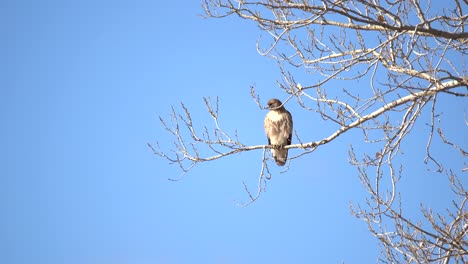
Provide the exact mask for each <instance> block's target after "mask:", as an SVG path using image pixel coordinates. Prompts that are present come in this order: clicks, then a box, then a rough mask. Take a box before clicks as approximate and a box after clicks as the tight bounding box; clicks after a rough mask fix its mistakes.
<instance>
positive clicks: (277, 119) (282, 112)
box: [263, 98, 293, 166]
mask: <svg viewBox="0 0 468 264" xmlns="http://www.w3.org/2000/svg"><path fill="white" fill-rule="evenodd" d="M268 109H270V112H268V114H267V115H266V117H265V121H264V123H263V125H264V127H265V133H266V135H267V137H268V144H269V145H273V146H275V147H276V149H271V154H272V155H273V158H274V159H275V161H276V164H277V165H278V166H283V165H284V164H285V163H286V160H287V159H288V150H287V149H283V148H282V147H284V146H286V145H290V144H291V138H292V129H293V120H292V116H291V113H289V111H288V110H286V108H284V106H282V103H281V101H280V100H278V99H275V98H273V99H270V100H269V101H268Z"/></svg>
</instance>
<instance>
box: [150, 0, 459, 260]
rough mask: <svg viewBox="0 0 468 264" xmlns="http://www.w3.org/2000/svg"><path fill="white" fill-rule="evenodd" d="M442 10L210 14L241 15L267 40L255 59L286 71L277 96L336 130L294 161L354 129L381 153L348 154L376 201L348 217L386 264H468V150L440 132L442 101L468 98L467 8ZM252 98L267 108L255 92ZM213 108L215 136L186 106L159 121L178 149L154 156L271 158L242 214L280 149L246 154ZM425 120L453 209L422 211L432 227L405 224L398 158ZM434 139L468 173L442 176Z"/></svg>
mask: <svg viewBox="0 0 468 264" xmlns="http://www.w3.org/2000/svg"><path fill="white" fill-rule="evenodd" d="M433 5H434V4H433V3H431V2H430V1H419V0H393V1H392V0H321V1H318V0H260V1H251V2H249V1H243V0H239V1H231V0H204V3H203V8H204V11H205V14H206V16H207V17H212V18H222V17H226V16H238V17H240V18H243V19H247V20H251V21H253V22H254V23H256V24H257V25H258V26H259V28H260V29H261V30H262V31H263V32H264V33H265V35H267V36H269V37H268V39H266V40H265V39H260V40H259V41H258V42H257V50H258V52H259V53H260V54H261V55H263V56H268V57H271V58H273V59H274V60H276V61H277V62H278V63H279V65H280V69H281V73H282V76H281V81H278V86H279V88H281V89H282V90H283V91H284V93H285V95H287V100H286V101H285V102H284V103H285V104H287V103H294V102H296V103H297V104H299V105H300V106H301V107H303V108H304V109H306V110H309V111H311V112H313V113H316V114H317V115H319V116H321V117H322V118H323V120H324V122H331V123H333V124H335V125H336V131H335V132H334V133H332V134H330V135H329V136H327V137H325V138H323V139H321V140H319V141H315V142H302V141H301V140H300V138H299V137H298V135H297V134H296V140H295V142H299V143H297V144H293V145H289V146H287V147H286V148H297V149H301V150H302V151H301V154H299V155H298V156H295V157H291V158H290V160H293V159H295V158H300V157H301V156H303V155H307V154H310V153H312V152H313V151H315V150H316V149H317V148H319V147H324V145H326V144H327V143H329V142H331V141H333V140H335V139H336V138H337V137H339V136H341V135H342V134H345V133H347V132H348V131H350V130H360V131H362V134H363V143H362V144H367V145H368V146H371V148H369V147H367V148H366V149H367V150H368V149H373V150H372V151H370V152H369V151H368V152H362V151H359V149H358V148H356V146H351V148H350V150H349V159H350V162H351V164H353V165H354V166H355V167H356V168H357V171H358V175H359V179H360V180H361V182H362V186H363V187H364V190H365V191H366V192H367V193H368V195H369V196H368V199H367V200H366V203H365V207H364V206H361V205H353V206H352V207H351V209H352V213H353V214H354V215H355V216H356V217H357V218H359V219H362V220H363V221H365V222H366V223H367V224H368V227H369V230H370V232H371V233H372V234H373V235H374V236H375V237H376V238H378V240H379V241H380V245H381V249H382V254H381V257H380V259H379V260H380V261H381V262H384V263H401V262H404V263H408V262H410V263H427V262H439V263H466V262H468V249H467V248H468V234H467V231H468V212H467V211H468V210H467V205H466V203H467V200H468V191H467V190H465V188H464V186H463V181H462V180H461V179H460V177H459V176H458V175H459V174H460V173H464V172H466V171H467V170H468V166H467V164H466V157H467V155H468V154H467V151H466V150H465V149H464V146H462V145H461V143H460V142H453V141H452V140H451V139H449V138H446V136H445V134H444V128H443V127H442V126H441V124H440V122H438V120H439V119H440V116H439V113H440V112H442V111H443V109H440V107H441V106H440V104H438V99H439V98H441V97H448V98H455V97H459V98H466V97H467V96H468V93H467V88H468V76H467V65H466V63H465V62H466V59H465V55H466V54H467V52H468V40H467V38H468V32H466V30H465V28H466V27H467V26H468V15H467V14H465V12H466V11H467V10H466V9H467V5H468V2H467V1H466V0H451V1H445V2H444V6H443V8H442V7H439V8H435V7H433ZM280 43H281V44H283V45H279V44H280ZM284 44H286V45H284ZM460 58H461V60H460ZM457 59H458V61H461V62H462V63H459V62H457ZM297 71H302V72H303V73H304V72H305V73H310V74H314V76H320V78H316V77H314V78H310V79H307V80H305V81H302V80H301V82H302V84H301V83H299V82H297V81H296V79H295V77H294V76H295V75H296V74H294V73H295V72H297ZM357 80H360V82H363V81H364V82H367V83H368V85H361V87H360V89H353V88H344V89H341V90H337V89H336V88H335V87H337V85H336V84H337V83H340V84H343V87H351V85H349V83H353V81H354V82H355V81H357ZM307 82H309V83H307ZM346 84H348V85H346ZM251 94H252V97H253V98H254V99H255V101H256V102H257V104H258V105H259V107H260V108H263V107H262V104H261V102H260V99H259V96H258V94H257V93H256V91H255V87H254V86H253V87H251ZM204 100H205V105H206V109H207V111H208V113H209V114H210V116H211V117H212V119H213V122H214V123H213V124H214V125H213V126H214V127H213V128H208V127H204V129H202V130H201V131H200V130H197V129H196V126H194V121H193V120H192V117H191V115H190V111H189V110H188V109H187V108H186V107H185V106H184V104H182V105H181V107H182V112H181V113H178V112H177V111H176V110H175V109H174V108H173V109H172V113H171V116H170V119H169V121H164V119H162V118H161V122H162V124H163V126H164V127H165V128H166V130H167V131H168V132H169V133H170V134H172V135H173V136H174V138H175V142H174V146H175V149H173V150H172V151H170V152H168V151H164V150H161V149H160V148H159V145H156V147H153V146H152V145H150V144H148V145H149V146H150V147H151V149H152V150H153V151H154V153H155V154H157V155H159V156H161V157H164V158H166V159H168V160H169V161H171V162H173V163H175V164H178V165H179V166H180V168H181V169H182V172H183V173H186V172H188V171H189V170H190V169H191V168H193V167H194V166H195V165H197V164H198V163H201V162H208V161H213V160H216V159H220V158H223V157H226V156H229V155H234V154H236V153H239V152H244V151H252V150H263V152H262V169H261V171H260V173H259V176H258V186H257V188H256V192H251V191H249V189H248V188H247V186H246V185H245V184H244V186H245V190H246V191H247V193H248V196H249V201H248V202H247V203H245V204H241V205H248V204H250V203H252V202H254V201H255V200H256V199H257V198H258V197H259V195H260V194H261V193H262V191H263V190H264V188H265V186H266V181H267V180H268V179H270V176H271V174H270V172H269V168H268V164H269V162H268V160H269V159H268V155H267V153H268V152H267V151H266V150H267V149H269V148H272V147H273V146H268V145H257V146H247V145H245V144H243V143H242V142H241V140H240V139H239V138H238V136H237V133H235V134H234V135H230V134H229V133H227V132H225V130H224V129H223V128H221V127H220V125H219V122H218V118H219V115H218V107H219V105H218V99H216V100H215V101H212V100H210V99H209V98H204ZM422 115H426V116H430V120H431V121H430V122H429V123H428V124H427V125H428V128H429V129H428V132H427V134H426V135H424V136H425V137H427V144H426V145H425V146H421V151H424V152H425V156H426V158H425V163H426V164H427V166H428V168H429V169H434V168H435V171H437V172H439V173H443V174H446V175H447V179H448V182H449V186H451V188H452V191H453V193H454V196H455V197H456V198H455V199H454V200H453V204H452V205H450V206H449V207H447V211H446V212H445V213H440V212H439V213H436V212H433V210H431V209H430V208H429V207H426V206H423V205H421V213H422V216H423V218H422V220H420V221H418V222H415V221H414V220H410V219H409V218H407V217H406V216H405V212H404V211H403V209H402V206H401V204H402V199H403V197H404V196H403V194H401V193H400V192H399V191H398V185H397V184H398V181H399V180H400V178H401V176H402V174H401V171H402V168H403V165H404V161H402V159H399V158H398V157H399V156H400V154H401V151H400V148H401V143H402V141H403V140H404V139H405V138H406V137H407V136H408V135H409V134H410V133H411V132H412V131H413V128H414V126H415V124H416V122H417V121H418V120H419V119H420V117H421V116H422ZM443 118H452V117H450V116H444V117H443ZM459 122H460V127H461V128H460V130H459V133H465V134H466V132H463V130H464V129H466V127H467V126H468V122H467V121H466V117H465V120H459ZM436 137H437V138H439V139H440V140H441V141H442V142H444V143H446V145H447V146H450V147H451V148H453V149H454V150H456V151H457V152H458V153H460V157H461V158H460V160H462V162H463V165H462V168H459V169H457V170H453V169H452V168H445V167H444V164H443V163H442V162H441V160H439V159H438V158H437V156H436V155H434V154H433V153H432V151H431V150H432V145H433V142H434V140H435V138H436ZM358 147H359V146H358ZM465 147H466V146H465ZM358 152H362V153H358ZM465 177H466V175H465Z"/></svg>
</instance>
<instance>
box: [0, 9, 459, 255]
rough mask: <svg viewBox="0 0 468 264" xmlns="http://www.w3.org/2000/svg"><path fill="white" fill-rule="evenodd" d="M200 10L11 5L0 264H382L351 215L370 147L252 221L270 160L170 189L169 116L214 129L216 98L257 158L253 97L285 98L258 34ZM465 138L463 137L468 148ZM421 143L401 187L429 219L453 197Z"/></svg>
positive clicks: (309, 133) (274, 192)
mask: <svg viewBox="0 0 468 264" xmlns="http://www.w3.org/2000/svg"><path fill="white" fill-rule="evenodd" d="M187 2H188V3H184V4H181V3H180V2H176V1H106V0H103V1H90V0H83V1H52V0H51V1H27V0H24V1H22V0H16V1H3V2H2V3H0V32H1V34H2V41H1V43H0V47H1V49H0V57H1V58H2V61H3V63H2V64H0V76H1V77H0V82H1V83H0V87H1V89H0V91H1V96H0V116H1V120H2V132H1V133H2V140H1V141H2V142H1V145H2V149H3V151H2V153H1V154H0V157H1V160H2V161H1V165H2V166H1V170H0V171H1V173H0V186H1V188H2V191H1V192H0V210H1V212H2V217H1V219H0V262H1V263H11V264H20V263H21V264H23V263H24V264H25V263H37V264H42V263H44V264H45V263H48V264H55V263H69V264H73V263H96V264H97V263H113V264H115V263H118V264H120V263H122V264H123V263H133V264H139V263H144V264H147V263H341V262H342V261H344V262H345V263H368V262H374V261H375V259H376V257H377V256H378V248H377V242H376V240H375V239H373V238H372V237H371V235H370V234H369V233H368V231H367V226H366V224H365V223H363V222H360V221H359V220H357V219H355V218H354V217H353V216H352V215H351V214H350V213H349V203H350V202H363V199H364V197H365V193H364V191H363V189H362V188H361V185H360V183H359V180H358V177H357V173H356V171H355V169H353V168H352V167H351V166H349V165H348V162H347V160H348V156H347V151H348V147H349V145H350V144H351V143H353V144H354V145H359V142H355V141H353V140H354V139H356V140H357V138H361V137H360V135H358V134H359V133H355V132H351V133H349V135H346V136H343V137H342V138H338V139H337V140H336V142H332V143H330V144H328V145H327V146H326V147H323V148H321V149H319V150H318V151H316V152H315V153H313V154H312V155H309V156H305V157H304V158H302V159H300V160H298V161H296V162H295V163H294V166H292V167H291V170H290V171H289V172H288V173H286V174H279V173H278V172H279V170H278V169H276V168H274V173H275V174H274V176H273V179H272V180H271V181H270V182H269V183H268V189H267V191H266V192H265V193H264V194H263V196H262V197H261V198H260V199H259V200H258V201H257V202H255V203H254V204H252V205H251V206H248V207H245V208H238V207H236V206H235V204H234V203H233V200H234V199H237V200H246V198H247V196H246V194H245V192H244V190H243V186H242V181H246V182H247V183H248V184H249V185H250V186H252V187H254V186H255V182H256V177H257V175H258V172H259V169H260V166H261V151H257V152H249V153H242V154H240V155H237V156H233V157H230V158H226V159H223V160H219V161H216V162H213V163H206V164H201V165H200V166H199V167H196V168H195V169H194V170H193V171H191V172H190V173H189V174H188V175H186V176H185V177H184V179H183V180H182V181H178V182H172V181H168V178H174V177H177V176H179V174H180V172H179V170H178V168H177V167H176V166H171V165H169V164H168V163H167V162H166V161H165V160H163V159H159V158H158V157H156V156H154V155H153V154H152V153H151V151H150V150H149V149H148V147H147V146H146V142H155V141H156V140H157V141H159V142H160V143H161V145H162V146H163V147H164V148H166V149H167V148H169V147H170V141H172V138H170V137H169V135H168V134H167V133H165V132H164V130H163V129H162V128H161V125H160V123H159V120H158V116H162V117H168V116H169V114H170V107H171V105H174V106H175V107H176V108H178V106H179V102H180V101H183V102H184V103H185V104H186V105H187V107H189V108H190V109H191V110H192V111H193V118H194V119H195V120H196V122H198V124H200V125H203V124H205V123H206V122H209V121H210V119H209V116H208V115H207V114H206V112H205V111H204V105H203V100H202V97H203V96H211V97H215V96H219V98H220V103H221V105H222V109H221V111H220V114H221V117H222V122H221V125H222V126H224V127H226V128H227V130H229V131H234V130H236V129H237V130H238V132H239V136H240V137H241V138H242V140H243V142H244V143H246V144H252V145H258V144H264V143H265V142H266V138H265V136H264V132H263V125H262V121H263V117H264V115H265V114H266V113H265V112H264V111H262V110H260V109H258V107H257V106H256V104H255V103H254V101H253V100H252V99H251V98H250V91H249V87H250V85H252V84H256V86H257V89H258V92H259V93H260V94H261V98H262V100H265V101H266V100H267V99H268V98H271V97H278V98H283V97H284V95H282V94H281V91H280V90H279V89H278V88H276V84H275V80H276V79H279V78H280V74H279V70H278V69H277V65H276V63H275V62H274V61H273V60H271V59H268V58H265V57H261V56H259V55H258V54H257V52H256V50H255V41H256V40H257V38H258V36H259V34H260V32H259V31H258V29H257V28H256V27H255V25H254V24H252V23H248V22H246V21H241V20H238V19H232V18H227V19H222V20H210V19H203V18H201V17H200V15H201V13H202V9H201V6H200V4H199V2H198V1H187ZM441 101H442V104H443V105H444V106H447V109H444V111H445V112H455V113H460V115H461V116H463V113H464V112H465V111H466V104H464V103H463V101H461V100H459V101H456V102H452V103H448V102H449V101H447V102H446V103H445V104H444V102H443V99H441ZM178 109H180V108H178ZM288 109H290V110H291V112H293V115H294V116H295V125H296V130H298V133H300V135H301V138H302V139H303V140H306V141H310V140H317V139H320V138H322V137H325V136H328V135H329V133H330V131H333V130H332V128H331V127H327V126H326V125H324V124H323V123H322V122H321V121H320V119H319V118H318V117H317V116H312V117H310V115H309V116H307V114H308V113H306V112H304V110H301V109H299V108H297V107H295V106H293V105H291V106H288ZM458 121H460V120H458ZM447 122H448V123H447V125H448V126H449V127H453V128H456V129H458V128H459V126H460V124H461V123H460V122H453V123H451V122H449V121H447ZM421 129H424V128H423V127H422V128H421ZM461 129H466V128H465V127H461ZM447 134H450V133H447ZM465 134H466V133H465ZM462 135H463V133H460V134H456V133H454V135H453V136H454V137H457V136H458V140H460V141H461V143H462V144H464V145H465V146H466V144H467V142H466V139H464V138H463V137H462ZM412 139H413V141H410V142H411V144H409V146H410V148H408V149H409V150H408V152H409V154H408V157H411V158H412V159H414V160H415V161H416V162H415V163H414V165H413V166H412V167H411V168H409V169H408V174H411V175H414V177H405V178H403V179H402V183H403V184H402V189H403V190H410V191H411V194H410V198H411V197H412V198H415V199H414V201H415V202H414V203H409V204H407V205H405V206H408V207H409V208H411V210H413V209H414V208H417V206H418V205H419V200H418V199H428V200H433V201H436V202H439V203H440V205H441V206H445V205H446V203H444V201H445V202H446V201H448V200H447V199H448V198H449V197H450V195H449V193H448V191H447V190H448V188H438V186H440V185H441V184H442V185H444V186H446V185H447V183H446V181H445V179H444V178H443V176H441V175H436V174H431V173H427V171H425V169H424V167H423V164H422V159H423V156H422V157H418V156H417V155H416V154H415V155H413V154H411V149H413V148H412V147H413V146H420V145H421V144H425V139H423V140H420V139H418V137H417V136H414V137H413V138H412ZM460 141H459V142H460ZM412 144H413V145H412ZM295 153H298V151H296V152H295ZM454 153H455V152H454ZM455 157H458V156H455ZM458 161H459V160H458ZM415 171H417V173H413V172H415ZM428 177H430V178H431V180H421V179H427V178H428ZM427 190H430V191H431V193H432V195H430V196H427V195H424V194H425V191H427ZM416 215H417V214H416Z"/></svg>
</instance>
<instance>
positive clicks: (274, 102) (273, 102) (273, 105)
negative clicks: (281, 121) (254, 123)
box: [267, 98, 282, 110]
mask: <svg viewBox="0 0 468 264" xmlns="http://www.w3.org/2000/svg"><path fill="white" fill-rule="evenodd" d="M267 104H268V109H270V110H277V109H279V108H280V106H281V104H282V103H281V101H280V100H278V99H276V98H272V99H270V100H268V103H267Z"/></svg>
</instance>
